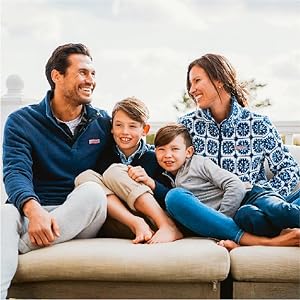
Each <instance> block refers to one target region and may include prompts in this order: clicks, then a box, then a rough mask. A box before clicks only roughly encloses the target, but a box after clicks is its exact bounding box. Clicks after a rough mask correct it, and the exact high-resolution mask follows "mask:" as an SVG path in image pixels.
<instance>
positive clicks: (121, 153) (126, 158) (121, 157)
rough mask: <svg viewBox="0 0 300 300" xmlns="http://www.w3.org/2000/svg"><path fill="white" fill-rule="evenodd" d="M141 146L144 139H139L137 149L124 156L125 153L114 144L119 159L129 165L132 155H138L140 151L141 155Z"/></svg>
mask: <svg viewBox="0 0 300 300" xmlns="http://www.w3.org/2000/svg"><path fill="white" fill-rule="evenodd" d="M143 146H144V141H143V140H140V143H139V146H138V148H137V150H136V151H135V152H133V153H132V154H131V155H130V156H128V157H126V155H125V154H124V153H123V152H122V151H121V149H120V148H119V146H118V145H116V151H117V154H118V155H119V157H120V160H121V162H122V164H124V165H130V164H131V163H132V161H133V159H134V157H135V156H136V155H138V154H139V153H140V152H141V154H140V156H141V155H142V154H143V153H144V151H142V148H143Z"/></svg>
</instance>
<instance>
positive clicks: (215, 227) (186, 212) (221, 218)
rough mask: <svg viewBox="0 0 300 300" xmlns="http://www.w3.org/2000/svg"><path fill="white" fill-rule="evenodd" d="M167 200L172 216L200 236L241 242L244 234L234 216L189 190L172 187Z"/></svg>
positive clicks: (168, 209)
mask: <svg viewBox="0 0 300 300" xmlns="http://www.w3.org/2000/svg"><path fill="white" fill-rule="evenodd" d="M165 201H166V208H167V211H168V213H169V214H170V216H171V217H173V218H174V219H175V220H177V221H178V222H179V223H181V224H182V225H184V226H185V227H186V228H188V229H189V230H191V231H193V232H194V233H195V234H197V235H199V236H204V237H211V238H217V239H229V240H233V241H235V242H236V243H239V241H240V238H241V236H242V235H243V234H244V231H243V230H241V229H240V228H239V227H238V226H237V224H236V223H235V222H234V221H233V219H232V218H229V217H227V216H225V215H224V214H222V213H220V212H218V211H216V210H215V209H213V208H211V207H209V206H207V205H205V204H203V203H202V202H201V201H200V200H199V199H198V198H197V197H195V196H194V194H193V193H191V192H189V191H188V190H185V189H183V188H174V189H171V190H170V191H169V192H168V193H167V195H166V198H165Z"/></svg>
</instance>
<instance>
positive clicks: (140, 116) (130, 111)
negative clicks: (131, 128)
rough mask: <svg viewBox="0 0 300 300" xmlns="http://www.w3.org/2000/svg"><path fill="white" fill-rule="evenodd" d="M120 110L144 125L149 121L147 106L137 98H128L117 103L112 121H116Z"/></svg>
mask: <svg viewBox="0 0 300 300" xmlns="http://www.w3.org/2000/svg"><path fill="white" fill-rule="evenodd" d="M119 110H122V111H123V112H125V113H126V114H127V115H128V116H129V118H131V119H132V120H134V121H137V122H139V123H141V124H143V125H145V124H146V123H147V121H148V119H149V110H148V108H147V106H146V105H145V103H144V102H142V101H141V100H139V99H137V98H135V97H128V98H126V99H124V100H122V101H119V102H117V103H116V105H115V107H114V108H113V111H112V119H114V117H115V115H116V113H117V112H118V111H119Z"/></svg>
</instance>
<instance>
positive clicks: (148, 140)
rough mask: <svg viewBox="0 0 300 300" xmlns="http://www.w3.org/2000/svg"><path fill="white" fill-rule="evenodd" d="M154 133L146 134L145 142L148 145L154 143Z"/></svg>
mask: <svg viewBox="0 0 300 300" xmlns="http://www.w3.org/2000/svg"><path fill="white" fill-rule="evenodd" d="M154 138H155V133H151V134H148V135H147V136H146V143H147V144H150V145H154Z"/></svg>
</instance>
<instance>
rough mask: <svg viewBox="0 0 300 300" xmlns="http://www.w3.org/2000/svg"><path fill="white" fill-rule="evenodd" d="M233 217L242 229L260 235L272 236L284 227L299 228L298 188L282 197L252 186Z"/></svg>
mask: <svg viewBox="0 0 300 300" xmlns="http://www.w3.org/2000/svg"><path fill="white" fill-rule="evenodd" d="M233 219H234V221H235V222H236V223H237V224H238V225H239V227H240V228H241V229H243V230H244V231H246V232H249V233H253V234H255V235H260V236H268V237H274V236H277V235H278V234H279V233H280V232H281V230H282V229H284V228H295V227H298V228H299V227H300V190H298V191H296V192H294V193H293V194H291V195H289V196H288V197H286V198H284V197H282V196H280V195H279V194H278V193H276V192H274V191H271V190H266V189H264V188H261V187H259V186H254V187H253V188H252V190H251V191H249V192H247V193H246V196H245V198H244V199H243V202H242V205H241V207H240V208H239V210H238V211H237V212H236V214H235V216H234V218H233Z"/></svg>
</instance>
